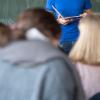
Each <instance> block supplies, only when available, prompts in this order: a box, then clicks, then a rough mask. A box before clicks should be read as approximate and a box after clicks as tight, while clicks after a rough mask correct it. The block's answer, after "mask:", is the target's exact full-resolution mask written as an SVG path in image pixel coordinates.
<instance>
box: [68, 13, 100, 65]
mask: <svg viewBox="0 0 100 100" xmlns="http://www.w3.org/2000/svg"><path fill="white" fill-rule="evenodd" d="M79 29H80V37H79V39H78V41H77V42H76V44H75V46H74V47H73V49H72V51H71V53H70V58H71V59H72V60H73V61H74V62H82V63H85V64H95V65H97V64H100V14H94V15H89V16H87V17H85V18H83V19H81V21H80V24H79Z"/></svg>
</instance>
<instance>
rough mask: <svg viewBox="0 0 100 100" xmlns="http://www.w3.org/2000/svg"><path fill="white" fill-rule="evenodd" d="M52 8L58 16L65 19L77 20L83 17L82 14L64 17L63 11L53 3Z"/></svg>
mask: <svg viewBox="0 0 100 100" xmlns="http://www.w3.org/2000/svg"><path fill="white" fill-rule="evenodd" d="M52 8H53V9H54V11H55V12H56V13H57V14H58V16H61V17H62V18H63V19H65V20H70V19H71V20H77V19H81V18H82V16H71V17H63V15H61V13H60V12H59V11H58V10H57V9H56V7H55V6H54V5H52Z"/></svg>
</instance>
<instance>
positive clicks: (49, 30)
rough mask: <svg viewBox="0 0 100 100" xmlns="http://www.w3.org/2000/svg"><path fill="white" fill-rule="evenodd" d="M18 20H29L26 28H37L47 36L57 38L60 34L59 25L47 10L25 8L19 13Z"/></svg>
mask: <svg viewBox="0 0 100 100" xmlns="http://www.w3.org/2000/svg"><path fill="white" fill-rule="evenodd" d="M20 20H23V21H25V20H29V21H30V24H27V26H28V29H30V28H32V27H34V28H37V29H38V30H39V31H40V32H42V33H43V34H44V35H45V36H47V37H55V38H57V37H59V35H60V32H61V29H60V25H59V24H58V23H57V21H56V19H55V17H54V16H53V14H51V13H50V12H47V11H46V10H45V9H42V8H34V9H27V10H25V11H23V12H22V13H21V14H20V15H19V17H18V21H20Z"/></svg>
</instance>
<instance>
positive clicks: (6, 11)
mask: <svg viewBox="0 0 100 100" xmlns="http://www.w3.org/2000/svg"><path fill="white" fill-rule="evenodd" d="M45 2H46V0H0V22H4V23H13V22H14V20H15V17H16V16H17V15H18V14H19V12H21V11H22V10H24V9H27V8H32V7H45ZM92 3H93V10H94V11H95V12H100V0H92Z"/></svg>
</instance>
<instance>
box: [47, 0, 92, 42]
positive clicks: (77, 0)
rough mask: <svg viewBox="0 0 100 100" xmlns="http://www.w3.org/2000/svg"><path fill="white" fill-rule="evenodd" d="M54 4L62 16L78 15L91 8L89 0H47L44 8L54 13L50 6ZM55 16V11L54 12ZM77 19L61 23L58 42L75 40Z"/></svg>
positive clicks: (77, 34)
mask: <svg viewBox="0 0 100 100" xmlns="http://www.w3.org/2000/svg"><path fill="white" fill-rule="evenodd" d="M52 5H54V6H55V7H56V8H57V10H58V11H59V12H60V13H61V14H62V15H63V16H64V17H70V16H78V15H80V14H82V13H83V12H84V11H85V10H87V9H90V8H91V2H90V0H47V4H46V9H47V10H49V11H52V12H54V13H55V11H54V10H53V8H52ZM55 16H56V18H57V16H58V15H57V13H55ZM78 23H79V20H76V21H73V22H71V23H70V24H68V25H61V29H62V34H61V38H60V43H64V42H72V41H76V40H77V38H78V36H79V30H78Z"/></svg>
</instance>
